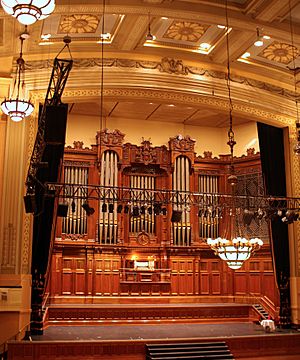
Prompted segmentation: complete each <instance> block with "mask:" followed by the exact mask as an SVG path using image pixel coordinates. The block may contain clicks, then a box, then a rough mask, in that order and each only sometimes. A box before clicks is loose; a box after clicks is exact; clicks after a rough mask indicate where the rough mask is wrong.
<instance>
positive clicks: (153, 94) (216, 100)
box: [63, 88, 295, 126]
mask: <svg viewBox="0 0 300 360" xmlns="http://www.w3.org/2000/svg"><path fill="white" fill-rule="evenodd" d="M103 96H104V97H108V98H109V97H118V98H132V99H135V100H138V99H143V100H145V99H147V100H150V101H160V102H172V101H176V102H178V103H182V104H185V105H186V106H188V105H207V106H209V107H213V108H219V109H222V110H228V106H229V105H228V100H227V99H221V98H220V97H215V96H213V95H212V96H210V97H209V96H199V95H198V94H190V93H184V92H178V91H171V90H170V91H166V90H160V91H157V90H155V89H154V90H152V89H125V88H105V89H104V91H103ZM85 97H86V98H90V97H100V89H66V90H65V91H64V96H63V98H64V101H67V100H68V98H71V99H76V98H80V99H81V101H82V100H83V99H84V98H85ZM233 110H234V111H238V112H239V113H242V114H247V115H248V117H249V115H250V116H252V117H253V116H254V117H255V118H257V120H259V119H260V120H266V121H269V122H272V123H277V124H278V125H279V124H280V125H283V126H287V125H293V124H294V123H295V120H294V119H293V118H292V116H291V117H289V116H284V115H278V114H274V112H271V111H267V110H264V109H262V108H258V107H257V105H256V104H253V105H248V104H245V103H241V104H238V103H234V104H233Z"/></svg>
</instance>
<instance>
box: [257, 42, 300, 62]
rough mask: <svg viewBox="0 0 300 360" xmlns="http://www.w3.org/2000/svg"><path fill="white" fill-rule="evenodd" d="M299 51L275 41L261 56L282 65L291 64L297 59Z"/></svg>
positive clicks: (294, 47)
mask: <svg viewBox="0 0 300 360" xmlns="http://www.w3.org/2000/svg"><path fill="white" fill-rule="evenodd" d="M298 55H299V51H298V49H297V48H296V46H292V45H290V44H286V43H280V42H278V41H274V42H273V43H272V44H271V45H269V46H268V47H266V48H265V49H264V50H263V51H262V53H261V54H260V55H259V56H262V57H264V58H266V59H268V60H271V61H276V62H279V63H282V64H289V63H290V62H291V61H292V60H293V58H295V59H296V58H297V57H298Z"/></svg>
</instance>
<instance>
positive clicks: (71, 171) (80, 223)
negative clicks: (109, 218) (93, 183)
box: [62, 165, 88, 235]
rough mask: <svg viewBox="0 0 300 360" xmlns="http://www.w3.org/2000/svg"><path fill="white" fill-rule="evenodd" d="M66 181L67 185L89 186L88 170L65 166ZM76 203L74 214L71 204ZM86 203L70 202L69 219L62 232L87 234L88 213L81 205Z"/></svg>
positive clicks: (78, 200)
mask: <svg viewBox="0 0 300 360" xmlns="http://www.w3.org/2000/svg"><path fill="white" fill-rule="evenodd" d="M64 179H65V183H67V184H80V185H87V184H88V168H87V167H82V166H75V165H74V166H65V167H64ZM78 195H79V197H80V196H83V194H82V193H81V191H80V190H79V193H78ZM72 201H74V202H75V212H74V213H73V212H72V207H71V203H72ZM83 203H84V200H83V199H80V198H79V199H72V200H70V202H69V204H68V205H69V208H68V214H67V217H66V218H64V219H63V223H62V232H63V233H65V234H80V235H83V234H86V233H87V218H86V213H85V212H84V210H83V209H82V207H81V205H82V204H83Z"/></svg>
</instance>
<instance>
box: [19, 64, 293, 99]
mask: <svg viewBox="0 0 300 360" xmlns="http://www.w3.org/2000/svg"><path fill="white" fill-rule="evenodd" d="M25 66H26V73H27V76H28V74H29V73H30V72H31V71H32V72H36V71H41V70H46V69H51V68H52V66H53V64H52V61H50V60H35V61H26V64H25ZM101 66H102V61H101V59H99V58H81V59H74V63H73V69H74V70H75V69H85V68H86V69H90V68H101ZM103 66H104V67H109V68H114V67H116V68H120V69H123V68H128V69H139V68H140V69H145V70H156V71H158V72H162V73H168V74H174V75H178V76H180V75H182V76H195V75H196V76H204V77H206V78H211V79H216V80H225V79H226V73H225V72H223V71H217V70H211V69H205V68H200V67H195V66H190V65H187V64H184V62H183V60H180V59H174V58H169V57H163V58H162V59H161V60H160V61H145V60H133V59H118V58H106V59H104V61H103ZM230 80H231V82H232V83H233V84H234V83H236V84H239V85H245V86H249V87H250V88H255V89H260V90H263V91H267V92H269V93H271V94H275V95H280V96H284V97H287V98H289V99H293V98H294V95H295V93H294V91H290V90H288V89H285V88H283V87H280V86H275V85H273V84H269V83H267V82H264V81H260V80H255V79H251V78H247V77H244V76H238V75H234V74H231V78H230Z"/></svg>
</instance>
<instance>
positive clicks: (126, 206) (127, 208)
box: [124, 205, 129, 214]
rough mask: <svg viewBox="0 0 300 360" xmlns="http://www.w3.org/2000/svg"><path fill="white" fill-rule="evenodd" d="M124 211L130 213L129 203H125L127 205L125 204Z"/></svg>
mask: <svg viewBox="0 0 300 360" xmlns="http://www.w3.org/2000/svg"><path fill="white" fill-rule="evenodd" d="M124 213H125V214H128V213H129V206H128V205H125V206H124Z"/></svg>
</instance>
